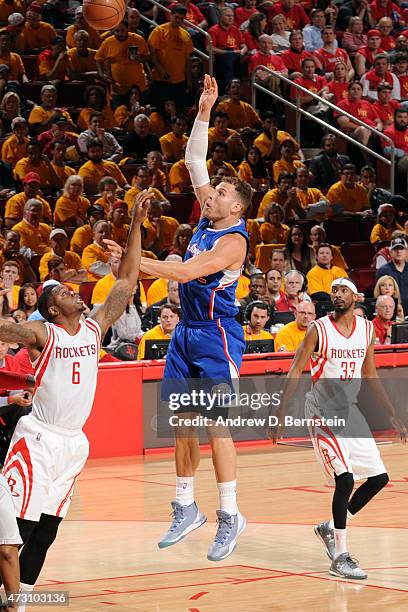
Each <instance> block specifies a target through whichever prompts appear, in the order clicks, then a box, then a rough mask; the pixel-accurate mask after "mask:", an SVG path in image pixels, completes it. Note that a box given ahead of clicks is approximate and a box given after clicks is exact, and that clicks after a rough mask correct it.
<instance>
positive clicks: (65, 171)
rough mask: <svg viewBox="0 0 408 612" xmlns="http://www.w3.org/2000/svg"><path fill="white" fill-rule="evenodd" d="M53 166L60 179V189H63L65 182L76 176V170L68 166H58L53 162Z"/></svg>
mask: <svg viewBox="0 0 408 612" xmlns="http://www.w3.org/2000/svg"><path fill="white" fill-rule="evenodd" d="M51 166H52V169H53V170H54V172H55V174H56V175H57V177H58V179H59V182H60V188H62V187H63V186H64V185H65V181H66V180H67V178H68V177H69V176H73V175H74V174H76V172H75V170H74V169H73V168H71V167H70V166H67V165H64V166H57V165H56V164H54V163H53V162H51Z"/></svg>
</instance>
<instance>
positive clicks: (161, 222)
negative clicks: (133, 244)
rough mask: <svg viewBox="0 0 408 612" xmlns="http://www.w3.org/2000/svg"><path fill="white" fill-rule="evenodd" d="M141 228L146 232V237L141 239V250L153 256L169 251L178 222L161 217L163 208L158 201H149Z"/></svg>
mask: <svg viewBox="0 0 408 612" xmlns="http://www.w3.org/2000/svg"><path fill="white" fill-rule="evenodd" d="M143 227H144V228H145V229H146V230H147V231H146V235H145V236H144V237H142V248H143V249H145V250H148V251H152V252H153V253H155V254H160V253H163V252H166V251H169V250H170V249H171V247H172V244H173V239H174V234H175V232H176V229H177V227H178V221H176V219H173V217H166V216H165V215H163V207H162V204H161V202H160V201H159V200H151V202H150V208H149V210H148V213H147V219H145V221H144V222H143ZM166 255H167V253H166Z"/></svg>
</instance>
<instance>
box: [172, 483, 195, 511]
mask: <svg viewBox="0 0 408 612" xmlns="http://www.w3.org/2000/svg"><path fill="white" fill-rule="evenodd" d="M176 502H178V503H179V504H181V505H182V506H190V505H191V504H192V503H193V502H194V476H177V477H176Z"/></svg>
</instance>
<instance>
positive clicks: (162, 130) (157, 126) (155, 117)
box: [119, 107, 171, 137]
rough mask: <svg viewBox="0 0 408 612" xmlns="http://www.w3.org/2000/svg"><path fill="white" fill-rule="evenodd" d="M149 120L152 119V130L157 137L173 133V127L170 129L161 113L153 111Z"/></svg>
mask: <svg viewBox="0 0 408 612" xmlns="http://www.w3.org/2000/svg"><path fill="white" fill-rule="evenodd" d="M119 108H120V107H119ZM149 119H150V129H151V131H152V133H153V134H156V136H159V137H160V136H163V135H164V134H168V133H169V132H171V127H169V126H168V124H167V123H166V122H165V121H164V119H163V117H162V116H161V114H160V113H158V112H156V111H153V112H152V113H151V114H150V115H149Z"/></svg>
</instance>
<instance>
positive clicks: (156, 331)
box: [137, 325, 171, 360]
mask: <svg viewBox="0 0 408 612" xmlns="http://www.w3.org/2000/svg"><path fill="white" fill-rule="evenodd" d="M170 338H171V335H170V334H165V333H164V331H163V330H162V328H161V325H155V326H154V327H152V329H149V331H147V332H146V333H145V334H144V336H142V339H141V340H140V343H139V348H138V351H137V358H138V360H140V359H144V356H145V348H146V340H170Z"/></svg>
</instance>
